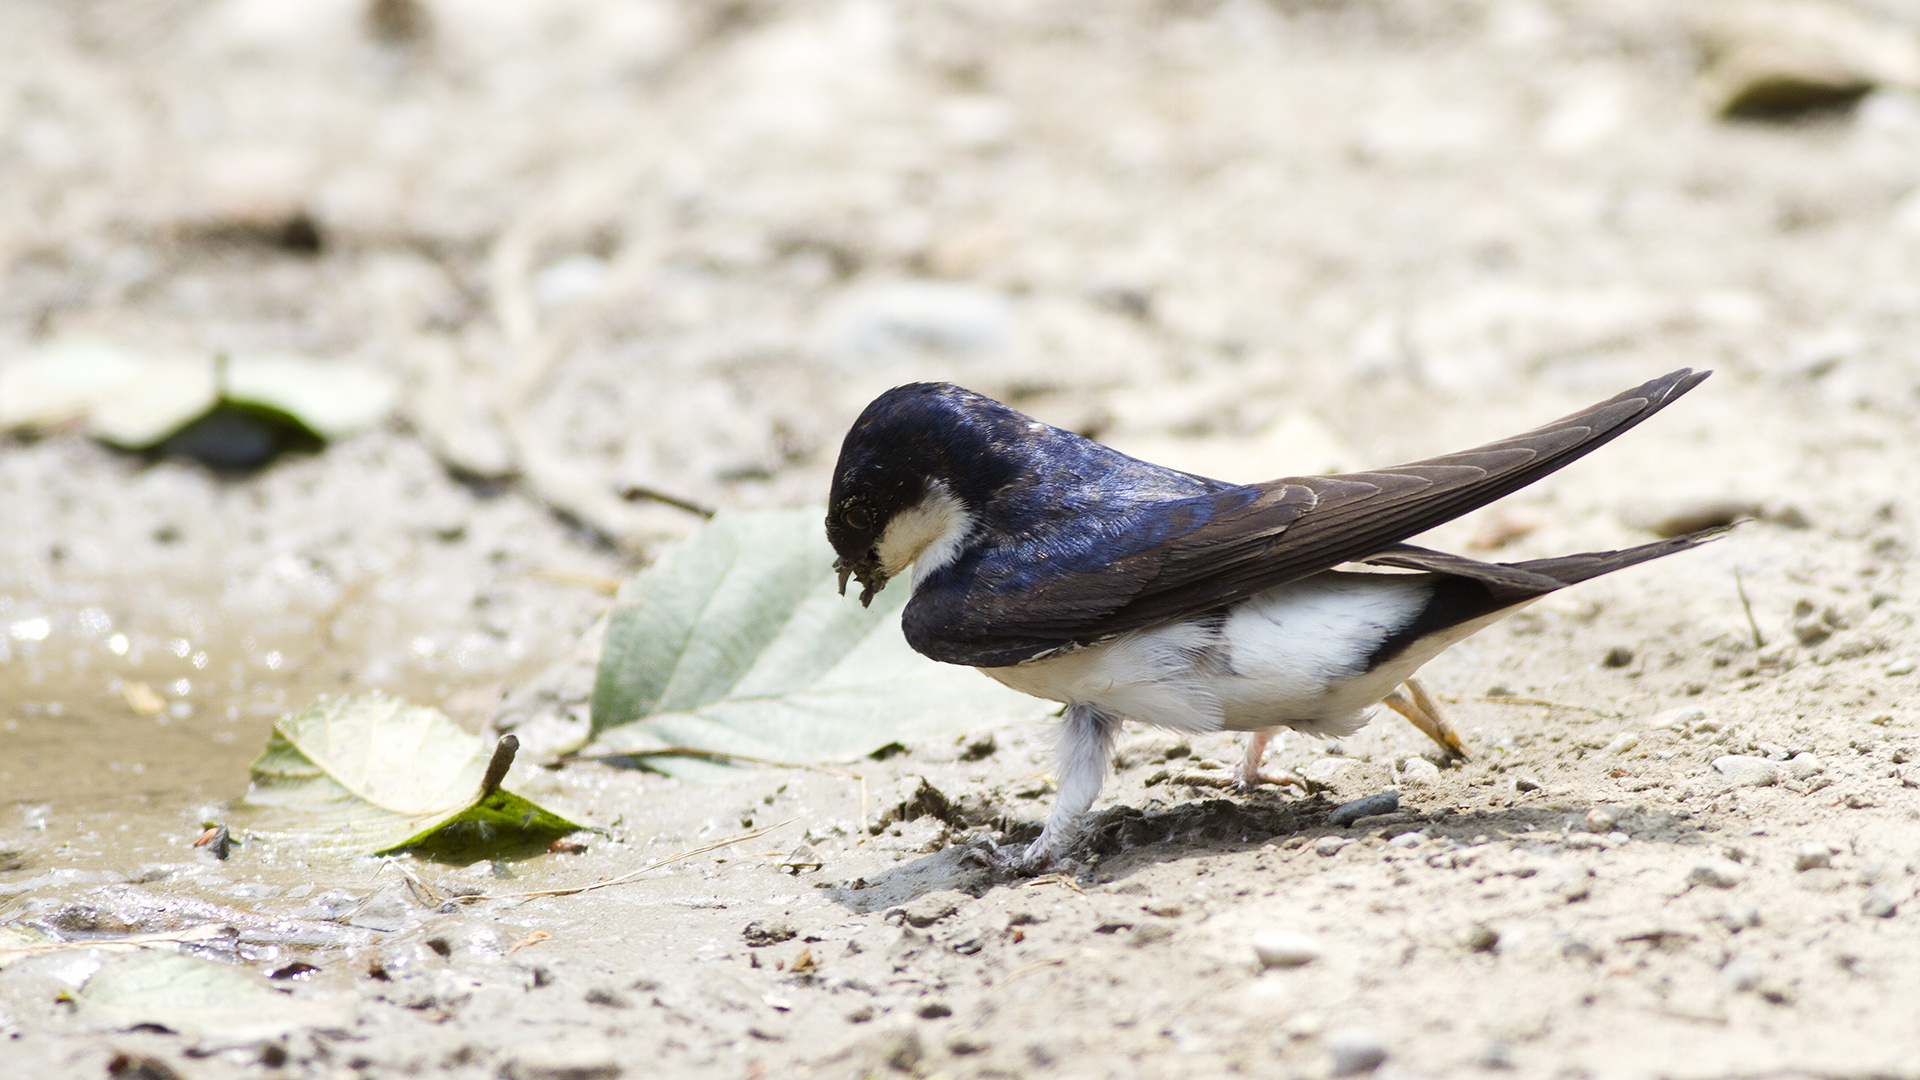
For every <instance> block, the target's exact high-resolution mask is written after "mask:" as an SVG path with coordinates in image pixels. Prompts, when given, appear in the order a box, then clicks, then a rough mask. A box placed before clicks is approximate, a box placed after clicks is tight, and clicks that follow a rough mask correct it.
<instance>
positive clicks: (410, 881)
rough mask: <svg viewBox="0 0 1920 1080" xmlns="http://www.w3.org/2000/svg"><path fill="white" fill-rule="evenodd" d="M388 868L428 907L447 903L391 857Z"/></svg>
mask: <svg viewBox="0 0 1920 1080" xmlns="http://www.w3.org/2000/svg"><path fill="white" fill-rule="evenodd" d="M507 738H509V739H512V738H513V736H511V735H509V736H507ZM502 741H503V742H504V741H505V740H504V739H503V740H502ZM513 744H514V745H515V746H518V745H520V740H518V739H514V741H513ZM495 756H496V757H497V756H498V753H497V752H496V754H495ZM507 761H508V763H509V764H511V763H512V761H513V758H512V756H511V755H508V758H507ZM501 773H502V775H504V774H505V773H506V770H505V769H502V770H501ZM496 783H497V781H496ZM388 867H391V868H393V869H395V870H398V871H399V872H400V876H401V877H404V878H406V879H407V888H409V889H411V890H413V895H415V896H416V897H419V898H420V899H421V900H422V901H424V902H425V903H426V905H427V906H428V907H439V906H440V905H441V904H444V903H446V902H447V898H446V897H444V896H442V895H440V890H438V889H436V888H434V887H433V886H431V885H429V884H427V883H426V882H424V881H422V880H420V877H419V875H417V874H415V873H414V872H413V871H411V870H409V869H407V868H406V867H404V866H401V865H400V863H399V861H398V860H396V859H394V858H392V857H391V856H389V857H388V858H386V859H383V860H381V869H383V870H384V869H386V868H388ZM455 899H460V898H459V897H455Z"/></svg>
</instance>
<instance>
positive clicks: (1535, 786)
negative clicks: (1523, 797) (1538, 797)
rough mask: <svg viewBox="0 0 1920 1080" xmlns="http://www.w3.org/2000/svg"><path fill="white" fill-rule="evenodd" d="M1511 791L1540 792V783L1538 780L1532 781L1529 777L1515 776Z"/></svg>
mask: <svg viewBox="0 0 1920 1080" xmlns="http://www.w3.org/2000/svg"><path fill="white" fill-rule="evenodd" d="M1513 790H1515V791H1539V790H1540V781H1538V780H1535V779H1533V778H1532V777H1530V776H1516V777H1514V778H1513Z"/></svg>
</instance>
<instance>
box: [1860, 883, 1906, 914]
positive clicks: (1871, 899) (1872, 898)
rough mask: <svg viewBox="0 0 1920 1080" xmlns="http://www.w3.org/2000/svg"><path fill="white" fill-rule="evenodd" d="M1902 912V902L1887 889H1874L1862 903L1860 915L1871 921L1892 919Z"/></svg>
mask: <svg viewBox="0 0 1920 1080" xmlns="http://www.w3.org/2000/svg"><path fill="white" fill-rule="evenodd" d="M1899 911H1900V901H1898V900H1896V899H1894V896H1893V894H1892V893H1891V892H1888V891H1887V890H1885V889H1874V890H1872V891H1870V892H1868V893H1867V896H1866V899H1864V900H1862V901H1860V914H1862V915H1865V916H1866V917H1868V918H1870V919H1891V918H1893V917H1894V916H1895V915H1896V914H1898V913H1899Z"/></svg>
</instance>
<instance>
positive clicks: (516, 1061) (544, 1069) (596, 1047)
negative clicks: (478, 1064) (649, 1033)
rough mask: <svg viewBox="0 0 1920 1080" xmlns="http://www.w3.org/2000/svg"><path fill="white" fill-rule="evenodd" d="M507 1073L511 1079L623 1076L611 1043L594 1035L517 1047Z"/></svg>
mask: <svg viewBox="0 0 1920 1080" xmlns="http://www.w3.org/2000/svg"><path fill="white" fill-rule="evenodd" d="M504 1072H505V1074H506V1075H507V1076H508V1077H509V1078H511V1080H605V1078H608V1077H614V1076H619V1075H620V1059H619V1058H618V1057H617V1056H615V1054H614V1050H613V1046H612V1044H610V1043H608V1042H607V1041H606V1040H605V1039H597V1038H593V1037H591V1036H574V1037H570V1038H567V1039H556V1040H554V1041H552V1042H543V1043H534V1044H531V1045H528V1046H520V1047H516V1048H515V1049H514V1050H513V1052H512V1056H511V1057H510V1058H509V1059H508V1061H507V1067H506V1069H505V1070H504Z"/></svg>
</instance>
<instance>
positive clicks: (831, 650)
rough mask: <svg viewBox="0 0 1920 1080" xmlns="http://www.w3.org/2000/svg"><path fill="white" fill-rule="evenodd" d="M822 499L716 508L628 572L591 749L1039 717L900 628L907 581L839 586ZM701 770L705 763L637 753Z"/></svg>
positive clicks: (780, 743) (756, 745)
mask: <svg viewBox="0 0 1920 1080" xmlns="http://www.w3.org/2000/svg"><path fill="white" fill-rule="evenodd" d="M824 516H825V515H824V514H823V513H821V512H820V511H813V510H796V511H778V512H762V513H723V514H720V515H718V516H716V517H715V518H714V519H713V520H712V521H711V522H709V523H708V524H707V526H706V528H705V529H703V530H702V531H701V532H700V533H699V534H697V535H696V536H695V537H694V538H693V539H692V540H690V541H688V542H687V543H686V544H685V545H683V546H682V547H680V548H679V549H677V550H675V551H673V552H670V553H669V554H668V555H666V556H665V557H663V558H662V559H661V560H660V561H659V562H658V563H656V564H655V565H654V566H652V567H651V568H649V569H648V570H646V571H645V572H644V573H642V574H641V575H640V576H638V577H636V578H635V579H634V580H632V581H630V582H629V583H628V584H627V585H626V587H625V588H623V589H622V590H621V592H620V596H619V598H618V599H617V600H616V601H615V604H614V610H613V614H612V615H611V617H610V620H609V622H608V626H607V637H606V644H605V646H604V647H603V648H602V651H601V654H600V667H599V671H598V673H597V675H596V678H595V681H594V690H593V713H592V729H591V736H590V738H591V740H592V741H591V742H590V743H589V745H588V746H587V747H586V749H585V750H584V751H583V752H584V753H588V754H636V755H644V754H645V753H646V752H648V751H658V750H663V749H668V748H685V749H694V750H702V751H708V752H713V753H716V754H721V755H734V756H737V757H744V758H758V759H762V760H766V761H775V762H782V763H787V764H806V763H813V762H826V761H848V760H852V759H854V758H858V757H860V756H862V755H864V754H867V753H870V752H872V751H874V750H876V749H879V748H880V747H882V746H885V745H887V744H888V743H891V742H900V741H908V740H913V739H923V738H928V737H931V736H937V735H943V734H951V733H956V732H961V731H966V730H968V729H970V728H976V727H979V726H981V725H983V724H989V723H997V722H1003V721H1010V720H1020V719H1027V718H1034V717H1039V716H1043V715H1045V714H1047V713H1048V712H1050V711H1052V709H1053V708H1054V706H1053V705H1051V704H1050V703H1047V702H1043V701H1039V700H1037V699H1035V698H1031V697H1028V696H1026V695H1025V694H1020V693H1017V692H1015V691H1013V690H1009V689H1007V688H1006V687H1004V686H1001V685H1000V684H999V683H996V682H994V681H993V680H991V679H989V678H987V677H985V676H983V675H981V674H979V673H978V672H975V671H972V670H970V669H967V668H963V667H954V666H951V665H947V664H938V663H935V662H933V661H932V660H928V659H927V658H925V657H923V656H921V655H919V654H918V653H916V652H914V651H913V650H912V649H911V648H909V647H908V646H907V643H906V640H905V639H904V638H903V637H902V636H901V634H900V609H901V607H902V606H904V605H905V603H906V600H907V596H908V594H909V590H908V588H907V583H906V582H905V581H901V582H897V583H895V585H894V587H893V588H891V589H888V590H886V591H885V592H882V593H881V594H880V595H879V596H877V597H875V598H874V602H873V606H872V607H870V608H862V607H861V606H860V604H859V603H858V602H857V601H855V600H852V599H849V598H847V597H843V596H841V595H839V588H838V580H837V576H836V575H835V574H834V572H833V550H832V548H831V547H829V546H828V544H827V541H826V536H825V530H824V529H823V528H822V527H821V524H820V522H821V520H822V518H823V517H824ZM646 764H647V766H648V767H649V768H655V769H659V770H660V771H662V772H669V773H674V774H676V775H682V776H695V777H710V776H713V775H715V774H716V773H717V772H718V770H717V769H716V767H715V766H714V765H712V764H711V763H709V762H704V761H699V760H695V759H688V758H674V757H659V756H656V757H651V758H646Z"/></svg>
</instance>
